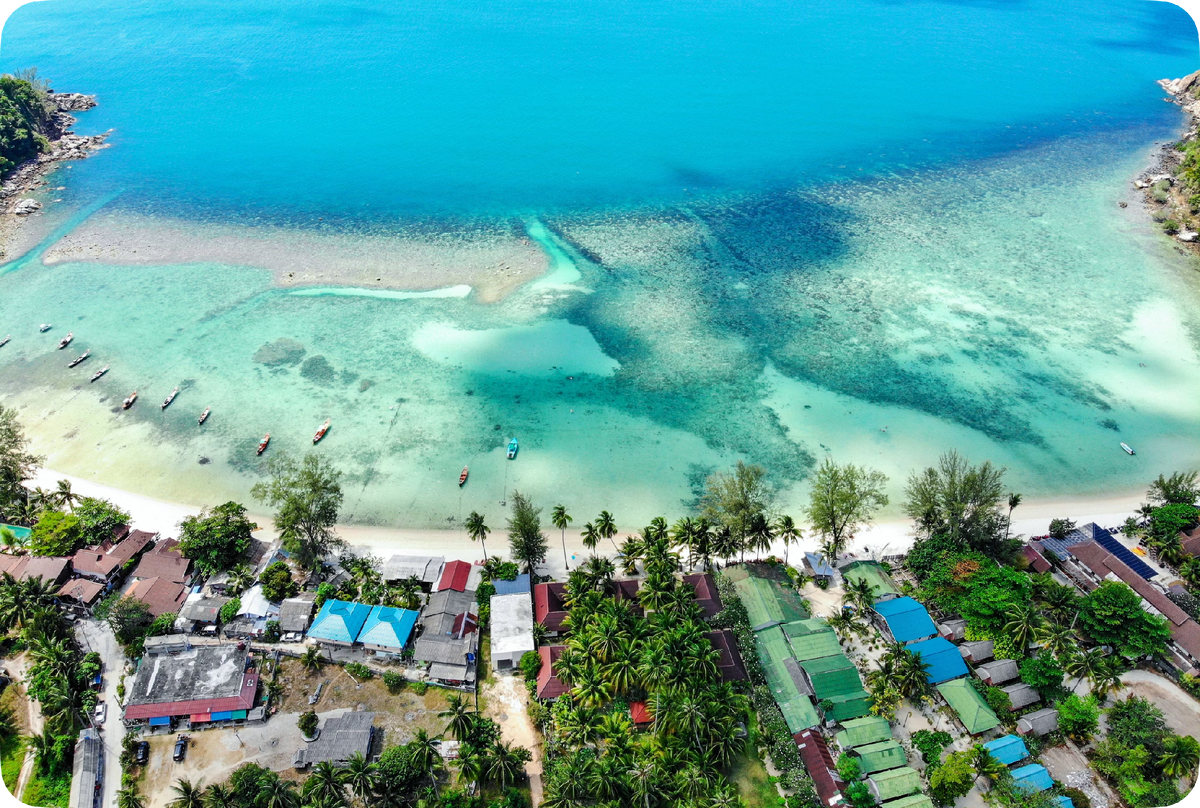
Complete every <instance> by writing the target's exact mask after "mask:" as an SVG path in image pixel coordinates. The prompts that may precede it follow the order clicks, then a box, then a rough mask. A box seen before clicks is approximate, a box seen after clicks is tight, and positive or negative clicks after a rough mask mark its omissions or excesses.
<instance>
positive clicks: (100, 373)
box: [88, 365, 108, 382]
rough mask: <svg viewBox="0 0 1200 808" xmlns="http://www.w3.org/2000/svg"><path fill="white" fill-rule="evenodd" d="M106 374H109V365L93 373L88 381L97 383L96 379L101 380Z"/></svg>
mask: <svg viewBox="0 0 1200 808" xmlns="http://www.w3.org/2000/svg"><path fill="white" fill-rule="evenodd" d="M105 373H108V365H105V366H104V367H102V368H100V369H99V370H97V371H96V372H95V373H93V374H92V378H90V379H88V381H91V382H94V381H96V379H99V378H100V377H101V376H103V375H104V374H105Z"/></svg>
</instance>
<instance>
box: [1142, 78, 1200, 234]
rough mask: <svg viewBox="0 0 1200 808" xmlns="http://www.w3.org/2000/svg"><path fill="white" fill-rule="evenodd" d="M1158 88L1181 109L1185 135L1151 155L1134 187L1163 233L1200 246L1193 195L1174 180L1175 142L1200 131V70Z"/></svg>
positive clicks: (1178, 155)
mask: <svg viewBox="0 0 1200 808" xmlns="http://www.w3.org/2000/svg"><path fill="white" fill-rule="evenodd" d="M1158 85H1159V86H1160V87H1162V88H1163V90H1164V91H1165V92H1166V93H1167V95H1168V96H1170V97H1169V98H1168V99H1165V100H1167V101H1170V102H1171V103H1173V104H1177V105H1178V106H1179V107H1180V108H1181V109H1183V111H1184V114H1185V116H1186V118H1187V132H1186V133H1185V134H1184V135H1183V137H1182V138H1180V140H1179V141H1174V142H1170V143H1165V144H1163V145H1162V146H1161V147H1160V148H1159V149H1158V151H1157V153H1156V154H1155V155H1154V162H1153V164H1152V165H1151V166H1150V167H1149V168H1147V169H1146V170H1145V171H1144V172H1142V174H1140V175H1139V176H1138V177H1137V178H1136V179H1135V180H1134V181H1133V186H1134V187H1135V188H1137V189H1138V190H1140V191H1142V192H1143V194H1144V195H1145V198H1146V205H1147V207H1148V208H1149V209H1150V210H1151V211H1152V215H1153V216H1154V219H1155V220H1156V221H1159V222H1162V223H1163V228H1164V230H1165V231H1166V232H1167V233H1169V234H1172V235H1174V236H1175V239H1176V240H1177V241H1180V242H1183V243H1185V244H1188V245H1191V246H1192V247H1193V248H1197V247H1200V236H1198V235H1197V233H1196V231H1197V230H1200V220H1197V218H1196V216H1195V214H1193V213H1192V209H1193V206H1192V203H1191V201H1190V200H1189V196H1190V195H1191V194H1192V193H1194V192H1193V191H1190V190H1189V189H1188V188H1186V187H1185V185H1186V183H1184V182H1180V181H1179V180H1178V179H1177V175H1178V174H1179V170H1180V166H1181V164H1182V162H1183V160H1184V157H1185V155H1184V153H1183V152H1182V151H1181V150H1180V149H1178V148H1176V145H1177V144H1178V143H1188V142H1191V141H1194V140H1195V139H1196V136H1197V129H1198V128H1200V98H1198V97H1197V96H1200V70H1197V71H1196V72H1195V73H1192V74H1191V75H1189V76H1184V77H1183V78H1181V79H1162V80H1161V81H1159V82H1158Z"/></svg>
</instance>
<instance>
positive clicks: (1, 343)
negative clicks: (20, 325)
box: [0, 334, 12, 348]
mask: <svg viewBox="0 0 1200 808" xmlns="http://www.w3.org/2000/svg"><path fill="white" fill-rule="evenodd" d="M10 339H12V334H9V335H8V336H7V337H5V338H4V339H0V348H3V347H4V346H5V345H7V344H8V341H9V340H10Z"/></svg>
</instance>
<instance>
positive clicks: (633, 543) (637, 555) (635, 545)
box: [618, 536, 646, 575]
mask: <svg viewBox="0 0 1200 808" xmlns="http://www.w3.org/2000/svg"><path fill="white" fill-rule="evenodd" d="M645 549H646V543H645V542H644V541H643V540H642V538H641V537H640V536H626V537H625V541H623V542H621V549H620V550H619V551H618V555H620V556H621V571H622V572H624V573H625V574H626V575H637V572H638V568H637V565H638V561H639V560H640V559H641V558H642V553H643V552H644V551H645Z"/></svg>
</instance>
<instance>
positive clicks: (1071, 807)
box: [1054, 796, 1075, 808]
mask: <svg viewBox="0 0 1200 808" xmlns="http://www.w3.org/2000/svg"><path fill="white" fill-rule="evenodd" d="M1054 802H1055V804H1056V805H1057V806H1058V808H1075V803H1073V802H1071V798H1070V797H1064V796H1058V797H1055V798H1054Z"/></svg>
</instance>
